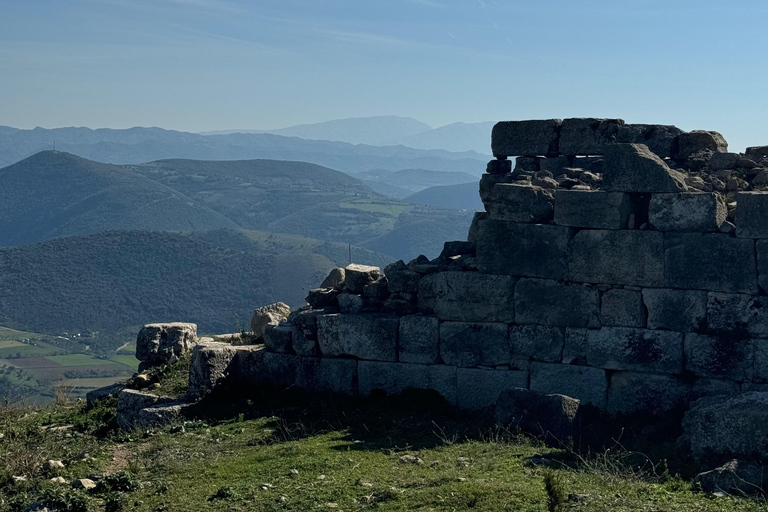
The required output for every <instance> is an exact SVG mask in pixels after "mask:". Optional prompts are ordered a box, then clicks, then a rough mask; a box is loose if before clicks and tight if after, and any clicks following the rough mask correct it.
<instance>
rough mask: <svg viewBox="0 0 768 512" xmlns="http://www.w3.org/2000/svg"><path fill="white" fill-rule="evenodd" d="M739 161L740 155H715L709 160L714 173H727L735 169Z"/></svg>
mask: <svg viewBox="0 0 768 512" xmlns="http://www.w3.org/2000/svg"><path fill="white" fill-rule="evenodd" d="M738 160H739V154H738V153H714V154H713V155H712V158H710V159H709V167H710V168H712V170H713V171H725V170H729V169H733V168H735V167H736V162H738Z"/></svg>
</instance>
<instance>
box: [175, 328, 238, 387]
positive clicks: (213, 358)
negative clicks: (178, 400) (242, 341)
mask: <svg viewBox="0 0 768 512" xmlns="http://www.w3.org/2000/svg"><path fill="white" fill-rule="evenodd" d="M239 350H240V348H239V347H235V346H232V345H230V344H229V343H216V342H212V343H206V344H204V345H202V344H201V345H197V346H196V347H195V348H194V350H192V359H191V362H190V365H189V386H188V388H187V399H189V400H199V399H201V398H203V397H204V396H205V395H207V394H208V393H210V392H211V391H213V389H214V388H215V387H216V386H217V385H219V384H221V383H222V381H224V380H225V379H226V378H227V377H228V376H229V374H230V372H231V370H232V367H233V361H234V359H235V355H236V354H237V353H238V351H239Z"/></svg>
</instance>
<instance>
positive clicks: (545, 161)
mask: <svg viewBox="0 0 768 512" xmlns="http://www.w3.org/2000/svg"><path fill="white" fill-rule="evenodd" d="M572 160H573V159H572V158H571V157H568V156H553V157H550V158H542V159H541V160H539V169H538V171H545V172H550V173H552V176H554V177H558V176H560V175H562V174H565V173H566V172H567V169H568V168H569V167H572V166H573V165H572Z"/></svg>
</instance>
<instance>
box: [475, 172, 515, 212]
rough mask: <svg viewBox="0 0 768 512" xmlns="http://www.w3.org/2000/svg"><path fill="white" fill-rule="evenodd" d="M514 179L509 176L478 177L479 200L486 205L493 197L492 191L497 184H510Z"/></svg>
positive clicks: (489, 175) (487, 175) (485, 175)
mask: <svg viewBox="0 0 768 512" xmlns="http://www.w3.org/2000/svg"><path fill="white" fill-rule="evenodd" d="M514 181H515V179H514V177H513V175H511V174H488V173H486V174H483V175H482V176H481V177H480V200H481V201H482V202H483V204H484V205H485V204H488V203H489V202H490V201H491V198H492V197H493V189H494V187H496V185H498V184H499V183H512V182H514Z"/></svg>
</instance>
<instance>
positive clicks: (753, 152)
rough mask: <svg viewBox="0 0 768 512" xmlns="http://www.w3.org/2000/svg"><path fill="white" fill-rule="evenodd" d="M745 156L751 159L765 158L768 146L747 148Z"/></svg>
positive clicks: (767, 154)
mask: <svg viewBox="0 0 768 512" xmlns="http://www.w3.org/2000/svg"><path fill="white" fill-rule="evenodd" d="M746 155H747V156H752V157H767V156H768V146H752V147H750V148H747V151H746Z"/></svg>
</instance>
